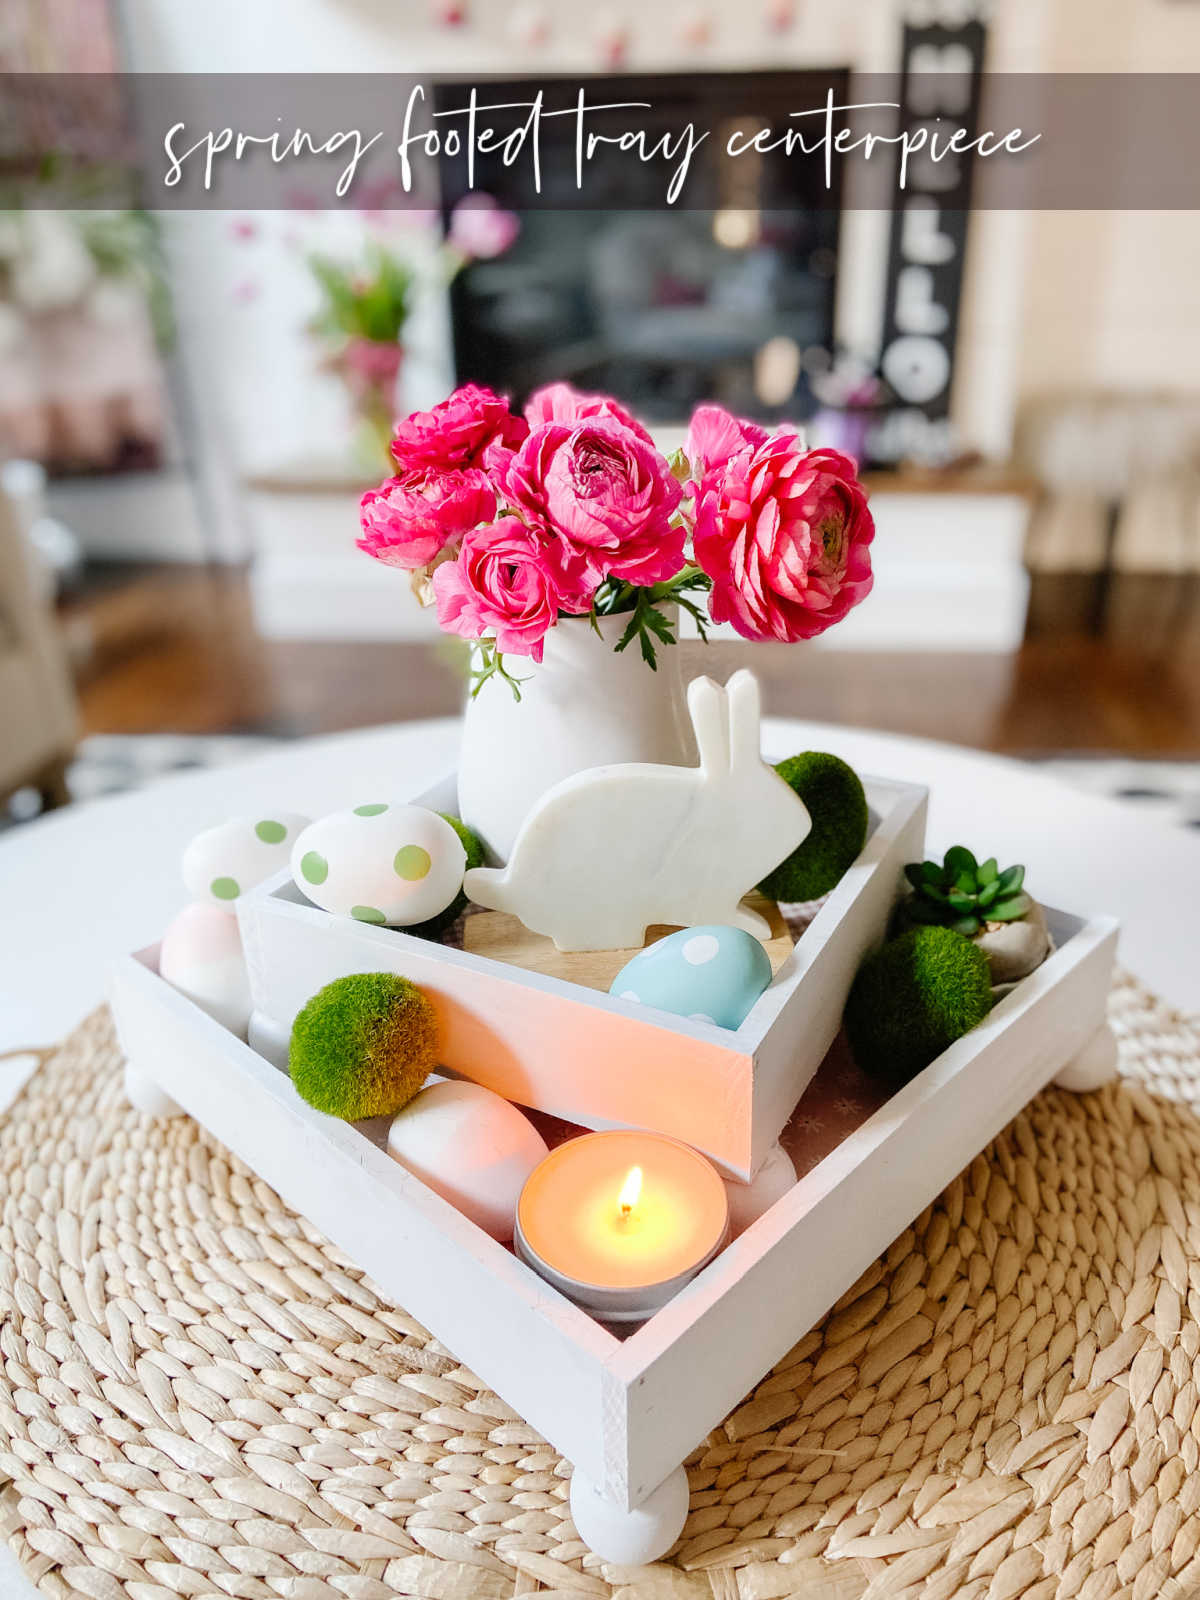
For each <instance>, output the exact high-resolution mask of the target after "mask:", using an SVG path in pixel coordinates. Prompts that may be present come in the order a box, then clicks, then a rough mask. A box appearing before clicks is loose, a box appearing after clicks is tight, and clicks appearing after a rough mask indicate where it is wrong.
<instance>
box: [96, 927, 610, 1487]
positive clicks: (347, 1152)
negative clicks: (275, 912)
mask: <svg viewBox="0 0 1200 1600" xmlns="http://www.w3.org/2000/svg"><path fill="white" fill-rule="evenodd" d="M110 998H111V1003H112V1008H113V1014H114V1016H115V1018H116V1022H117V1028H118V1033H119V1036H120V1040H121V1045H122V1048H123V1049H124V1051H125V1053H126V1055H127V1057H128V1059H129V1060H130V1061H131V1062H132V1063H133V1064H134V1065H135V1066H136V1067H137V1068H138V1070H139V1071H141V1072H143V1073H145V1074H146V1075H147V1076H148V1077H149V1078H151V1079H153V1080H154V1081H155V1082H156V1083H158V1084H159V1085H161V1087H162V1088H163V1089H165V1090H166V1091H167V1092H168V1093H169V1094H170V1095H171V1096H172V1097H173V1098H174V1099H176V1100H177V1101H178V1102H179V1104H180V1105H181V1106H182V1107H183V1108H184V1109H185V1110H186V1111H187V1112H189V1113H190V1114H191V1115H192V1116H194V1117H195V1118H196V1120H197V1121H198V1122H200V1123H201V1124H202V1125H203V1126H204V1127H205V1128H207V1129H208V1131H209V1133H211V1134H212V1135H213V1136H214V1138H217V1139H219V1140H220V1141H221V1142H222V1144H224V1145H225V1146H226V1147H227V1148H228V1149H230V1150H231V1151H233V1153H234V1154H235V1155H237V1156H238V1157H240V1158H241V1160H242V1161H244V1162H245V1163H246V1165H247V1166H249V1167H250V1168H251V1169H252V1170H253V1171H254V1172H256V1173H257V1174H258V1175H259V1177H261V1178H263V1179H264V1180H265V1181H266V1182H267V1183H269V1184H270V1185H271V1186H272V1187H273V1188H274V1189H275V1190H276V1191H277V1192H278V1193H279V1194H280V1195H281V1196H282V1197H283V1199H284V1200H285V1201H286V1202H287V1203H288V1204H289V1205H291V1206H292V1207H294V1208H295V1209H296V1210H297V1211H300V1212H302V1213H303V1214H304V1216H306V1217H307V1218H308V1219H309V1221H310V1222H312V1223H314V1224H315V1225H316V1226H317V1227H318V1228H320V1229H321V1230H322V1232H324V1233H325V1234H326V1235H327V1236H328V1237H329V1238H330V1239H331V1240H333V1242H334V1243H335V1244H336V1245H338V1246H339V1247H340V1248H341V1249H342V1250H344V1251H345V1252H346V1253H347V1254H348V1255H349V1256H350V1257H351V1258H352V1259H353V1260H354V1261H355V1262H356V1263H357V1264H358V1265H359V1266H360V1267H361V1268H362V1269H363V1270H364V1271H365V1272H367V1273H369V1274H370V1276H371V1277H372V1278H373V1279H374V1281H375V1282H376V1284H378V1286H379V1287H380V1288H381V1289H382V1291H383V1292H384V1294H385V1295H387V1296H389V1297H391V1298H393V1299H394V1300H395V1303H396V1304H397V1305H401V1306H403V1307H404V1309H405V1310H406V1311H409V1312H411V1313H412V1314H413V1315H414V1316H415V1317H417V1318H418V1319H419V1320H420V1321H421V1322H422V1323H423V1324H424V1325H425V1326H426V1327H427V1328H428V1329H429V1330H430V1331H431V1332H432V1333H433V1334H434V1335H435V1336H436V1337H437V1338H438V1339H440V1340H442V1341H443V1342H444V1343H445V1344H447V1345H448V1346H449V1348H451V1349H452V1350H453V1351H454V1353H455V1355H456V1356H458V1357H459V1358H460V1359H461V1360H462V1361H464V1362H465V1363H466V1364H467V1365H469V1366H470V1367H471V1368H472V1369H473V1370H474V1371H475V1372H477V1373H478V1374H479V1376H480V1377H481V1378H482V1379H483V1380H484V1381H485V1382H486V1383H488V1384H490V1385H491V1386H492V1387H493V1388H494V1389H495V1390H496V1392H497V1394H499V1395H500V1396H501V1397H502V1398H503V1399H504V1400H505V1401H506V1402H507V1403H508V1404H509V1405H510V1406H512V1407H513V1408H514V1410H516V1411H517V1412H519V1413H520V1414H521V1415H522V1416H523V1417H525V1418H526V1419H527V1421H528V1422H529V1423H530V1424H531V1425H532V1426H533V1427H535V1428H537V1429H538V1430H539V1431H540V1432H541V1433H543V1434H544V1435H545V1436H546V1438H548V1439H550V1440H552V1442H553V1443H554V1445H555V1446H556V1448H557V1449H559V1450H561V1451H562V1452H563V1454H564V1455H566V1456H567V1457H568V1459H569V1460H571V1461H572V1462H574V1463H575V1464H576V1465H578V1466H580V1467H581V1468H582V1469H583V1470H584V1471H585V1472H586V1473H587V1474H588V1475H589V1476H590V1477H591V1478H592V1480H593V1481H594V1482H596V1483H601V1482H604V1481H605V1476H606V1468H609V1470H611V1468H610V1467H609V1463H610V1462H611V1459H612V1455H613V1448H614V1447H613V1441H612V1439H611V1438H609V1440H608V1443H607V1448H606V1439H605V1430H606V1422H607V1423H608V1424H609V1427H610V1430H611V1426H612V1424H613V1422H614V1420H615V1421H619V1420H620V1417H619V1415H617V1416H616V1417H614V1412H613V1401H612V1393H611V1380H610V1381H609V1382H608V1384H607V1385H606V1383H605V1363H606V1361H607V1360H608V1359H609V1358H610V1357H611V1354H612V1352H613V1351H614V1350H616V1349H617V1345H616V1341H615V1340H614V1339H613V1338H612V1337H611V1335H609V1334H608V1333H606V1332H605V1331H604V1330H603V1329H602V1328H600V1327H599V1326H598V1325H597V1324H596V1323H594V1322H593V1321H592V1320H591V1319H590V1318H588V1317H586V1316H585V1315H584V1314H583V1313H582V1312H580V1311H578V1310H577V1309H576V1308H575V1307H574V1306H572V1305H570V1304H569V1303H568V1302H567V1301H565V1300H563V1299H562V1298H561V1297H560V1296H559V1295H557V1294H556V1293H554V1292H553V1291H552V1290H547V1288H546V1286H545V1285H544V1284H542V1283H541V1281H540V1280H539V1279H538V1277H537V1276H536V1274H535V1273H533V1272H531V1271H530V1270H529V1269H528V1268H527V1267H525V1266H524V1265H523V1264H522V1263H521V1262H519V1261H517V1260H516V1258H515V1257H514V1256H512V1255H511V1254H510V1253H509V1252H508V1251H507V1250H505V1249H503V1247H502V1246H500V1245H498V1244H496V1243H495V1242H494V1241H493V1240H491V1239H489V1238H488V1237H487V1236H486V1235H485V1234H483V1233H482V1232H480V1230H479V1229H477V1228H475V1227H474V1226H473V1224H471V1223H470V1222H468V1221H467V1220H466V1218H464V1217H462V1216H461V1215H460V1214H459V1213H458V1212H457V1211H455V1210H454V1209H453V1208H452V1207H451V1206H449V1205H447V1204H445V1202H444V1201H442V1200H441V1199H440V1198H439V1197H438V1196H437V1195H435V1194H433V1193H432V1191H431V1190H429V1189H427V1188H426V1187H425V1186H424V1185H423V1184H421V1183H419V1182H418V1181H417V1180H416V1179H414V1178H412V1177H411V1176H410V1175H409V1174H408V1173H406V1172H405V1171H404V1170H403V1169H402V1168H401V1167H400V1166H399V1165H398V1164H397V1163H396V1162H394V1161H392V1160H391V1159H390V1158H389V1157H388V1156H386V1155H385V1154H384V1153H383V1152H382V1151H380V1150H378V1149H376V1148H375V1146H374V1145H373V1144H371V1142H370V1141H369V1140H368V1139H367V1138H365V1137H364V1136H363V1135H362V1134H361V1133H359V1132H358V1131H357V1130H356V1129H355V1128H352V1127H350V1126H348V1125H347V1124H346V1123H343V1122H339V1121H338V1120H337V1119H336V1118H332V1117H326V1116H323V1115H322V1114H321V1113H320V1112H317V1111H314V1110H313V1109H312V1107H310V1106H308V1105H306V1104H305V1103H304V1101H302V1100H301V1099H300V1097H299V1096H298V1095H297V1094H296V1092H295V1090H294V1089H293V1088H292V1085H291V1082H290V1081H289V1079H288V1078H287V1077H286V1076H285V1075H284V1074H283V1073H280V1072H278V1071H276V1069H275V1068H274V1067H272V1066H270V1065H269V1063H267V1062H266V1061H264V1060H263V1059H262V1057H260V1056H258V1055H256V1054H255V1053H254V1052H253V1051H252V1050H250V1049H249V1047H248V1046H247V1045H244V1044H242V1042H241V1041H240V1040H238V1039H236V1038H235V1037H234V1036H233V1035H232V1034H230V1033H227V1032H226V1031H225V1030H224V1029H223V1028H221V1027H220V1026H219V1025H218V1024H217V1023H215V1022H213V1021H212V1019H211V1018H209V1017H207V1016H206V1015H205V1014H204V1013H203V1012H201V1011H199V1010H198V1009H197V1008H196V1007H195V1006H193V1005H192V1004H191V1002H190V1001H188V1000H186V999H185V998H184V997H183V996H182V995H179V994H176V993H175V991H174V990H173V989H171V988H170V987H169V986H168V985H167V984H165V983H163V981H162V980H161V979H160V978H158V977H157V976H156V975H155V974H154V973H153V972H151V971H149V970H148V969H147V968H146V967H145V966H144V965H142V963H141V962H139V961H138V960H136V959H134V958H132V957H129V958H126V959H125V960H123V961H122V962H120V963H119V965H118V966H117V967H116V968H115V969H114V972H113V976H112V981H111V989H110ZM621 1437H622V1440H623V1434H622V1436H621ZM619 1453H620V1454H621V1456H622V1457H623V1448H622V1449H621V1451H620V1452H619Z"/></svg>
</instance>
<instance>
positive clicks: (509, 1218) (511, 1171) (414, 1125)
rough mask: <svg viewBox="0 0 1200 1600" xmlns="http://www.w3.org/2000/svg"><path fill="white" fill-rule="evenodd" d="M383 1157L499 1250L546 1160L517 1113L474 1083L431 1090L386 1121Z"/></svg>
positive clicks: (441, 1085)
mask: <svg viewBox="0 0 1200 1600" xmlns="http://www.w3.org/2000/svg"><path fill="white" fill-rule="evenodd" d="M388 1154H389V1155H390V1156H391V1157H392V1158H393V1160H395V1161H398V1162H399V1163H400V1165H401V1166H402V1167H404V1168H406V1169H407V1171H409V1172H411V1173H412V1174H413V1175H414V1176H415V1177H418V1178H420V1179H421V1181H422V1183H427V1184H428V1185H429V1187H430V1188H431V1189H433V1190H434V1191H435V1192H436V1193H438V1194H440V1195H441V1197H442V1199H443V1200H447V1201H449V1203H450V1204H451V1205H452V1206H454V1207H455V1208H456V1209H457V1210H459V1211H461V1212H463V1213H464V1214H465V1215H466V1216H468V1217H470V1219H471V1221H472V1222H474V1223H476V1224H477V1225H478V1226H479V1227H481V1228H482V1229H483V1230H484V1232H485V1233H490V1234H491V1236H492V1238H493V1239H499V1240H500V1241H501V1243H504V1242H505V1241H507V1240H509V1239H511V1238H512V1236H513V1229H514V1227H515V1226H516V1220H517V1200H518V1198H519V1197H520V1194H521V1190H522V1189H523V1188H524V1187H525V1181H526V1179H527V1178H528V1177H529V1174H530V1173H531V1172H532V1171H533V1169H534V1167H536V1166H537V1164H538V1162H539V1161H544V1160H545V1158H546V1155H547V1154H548V1151H547V1148H546V1141H545V1140H544V1139H543V1138H542V1136H541V1134H540V1133H539V1132H538V1131H537V1129H536V1128H535V1127H534V1125H533V1123H532V1122H530V1120H529V1118H528V1117H525V1116H523V1115H522V1114H521V1112H519V1111H518V1110H517V1108H516V1106H513V1105H509V1103H508V1101H507V1100H504V1099H502V1098H501V1096H500V1095H498V1094H493V1093H492V1091H491V1090H490V1089H484V1088H482V1087H481V1085H479V1084H477V1083H460V1082H457V1081H456V1082H447V1083H433V1084H430V1086H429V1088H428V1089H422V1090H421V1091H420V1093H419V1094H417V1095H414V1096H413V1098H412V1099H411V1100H410V1101H409V1102H408V1104H407V1105H406V1106H405V1107H404V1110H403V1111H401V1112H400V1113H399V1115H398V1116H397V1117H395V1118H394V1119H393V1122H392V1126H391V1128H390V1130H389V1132H388Z"/></svg>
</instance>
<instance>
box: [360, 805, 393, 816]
mask: <svg viewBox="0 0 1200 1600" xmlns="http://www.w3.org/2000/svg"><path fill="white" fill-rule="evenodd" d="M386 810H387V807H386V806H381V805H374V806H355V808H354V815H355V816H356V817H378V816H381V815H382V814H383V813H384V812H385V811H386Z"/></svg>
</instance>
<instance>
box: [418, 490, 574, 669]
mask: <svg viewBox="0 0 1200 1600" xmlns="http://www.w3.org/2000/svg"><path fill="white" fill-rule="evenodd" d="M594 589H595V585H594V584H593V583H592V582H591V581H590V578H589V574H588V568H587V563H586V562H585V561H584V560H583V559H582V558H581V557H580V556H578V555H576V554H575V553H574V552H573V551H572V550H570V549H569V547H568V546H567V545H565V544H564V543H563V541H562V540H561V539H559V538H557V537H556V536H555V535H554V534H553V533H551V532H550V531H549V530H548V529H545V528H539V527H530V526H528V525H527V524H526V523H524V522H522V521H521V519H520V518H519V517H501V518H500V519H499V520H498V521H496V522H493V523H490V524H489V525H488V526H487V527H483V528H476V529H474V530H473V531H472V532H471V533H468V534H467V535H466V536H465V537H464V539H463V542H462V549H461V550H460V551H459V553H458V558H457V560H455V561H445V562H443V563H442V565H441V566H440V567H438V568H437V570H436V571H435V572H434V574H433V592H434V597H435V599H436V601H437V614H438V623H439V625H440V626H441V627H442V628H443V629H444V630H445V631H446V632H447V633H457V634H461V635H462V637H463V638H466V639H482V638H483V637H484V636H485V635H491V636H494V637H495V640H496V647H497V649H498V650H499V651H500V652H501V653H502V654H504V655H509V654H512V655H521V656H531V657H532V658H533V660H534V661H541V659H542V650H543V641H544V639H545V636H546V630H547V629H548V628H552V627H553V626H554V624H555V622H556V621H557V618H558V613H559V611H560V610H564V611H570V612H580V611H586V610H587V609H588V607H589V606H590V605H591V603H592V594H593V592H594Z"/></svg>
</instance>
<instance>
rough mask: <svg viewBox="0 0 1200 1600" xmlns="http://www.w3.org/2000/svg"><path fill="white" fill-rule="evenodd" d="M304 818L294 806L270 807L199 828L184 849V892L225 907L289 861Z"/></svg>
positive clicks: (305, 821) (304, 820)
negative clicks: (265, 812)
mask: <svg viewBox="0 0 1200 1600" xmlns="http://www.w3.org/2000/svg"><path fill="white" fill-rule="evenodd" d="M308 820H309V819H308V818H307V817H302V816H300V815H299V814H298V813H297V812H295V811H272V812H271V813H270V814H269V815H266V816H261V817H232V818H231V819H230V820H229V821H228V822H222V823H219V824H218V825H217V826H216V827H215V828H207V829H205V831H204V832H203V833H198V834H197V835H196V837H195V838H194V839H193V840H192V842H191V844H189V845H188V847H187V849H186V850H185V851H184V852H183V881H184V883H185V884H186V885H187V889H188V893H189V894H190V895H192V896H194V897H195V899H197V900H207V901H208V902H209V904H210V905H214V906H224V907H225V908H226V909H228V908H229V906H230V904H231V902H232V901H234V900H236V899H237V897H238V895H240V894H245V893H246V891H247V889H253V888H254V887H255V885H256V884H259V883H261V882H262V881H263V879H264V878H269V877H270V876H271V874H272V873H275V872H278V871H279V870H280V868H281V867H286V866H287V864H288V856H289V855H290V853H291V849H292V845H293V843H294V842H295V840H296V838H297V836H298V835H299V834H301V833H302V832H303V831H304V829H305V828H307V827H308Z"/></svg>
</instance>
